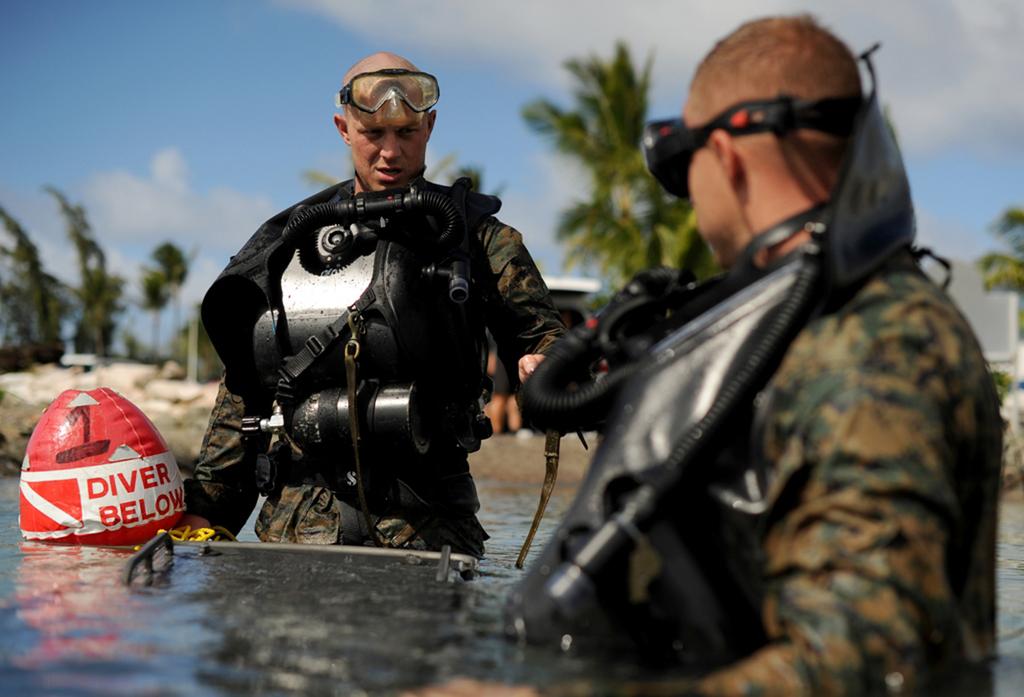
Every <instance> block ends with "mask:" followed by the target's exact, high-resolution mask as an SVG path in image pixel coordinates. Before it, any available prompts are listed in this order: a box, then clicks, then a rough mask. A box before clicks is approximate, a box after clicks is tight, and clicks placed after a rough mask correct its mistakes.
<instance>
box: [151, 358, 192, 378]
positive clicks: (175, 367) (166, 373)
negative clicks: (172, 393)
mask: <svg viewBox="0 0 1024 697" xmlns="http://www.w3.org/2000/svg"><path fill="white" fill-rule="evenodd" d="M157 377H160V378H162V379H164V380H184V379H185V369H184V368H182V367H181V364H180V363H178V362H177V361H165V362H164V364H163V365H162V366H160V373H159V374H158V375H157Z"/></svg>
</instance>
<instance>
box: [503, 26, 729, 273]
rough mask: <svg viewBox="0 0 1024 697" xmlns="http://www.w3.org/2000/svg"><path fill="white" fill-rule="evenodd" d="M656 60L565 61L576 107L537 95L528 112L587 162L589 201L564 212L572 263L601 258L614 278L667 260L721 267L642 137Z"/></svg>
mask: <svg viewBox="0 0 1024 697" xmlns="http://www.w3.org/2000/svg"><path fill="white" fill-rule="evenodd" d="M651 66H652V61H651V59H650V58H648V59H647V61H646V62H645V63H644V65H643V68H642V69H640V70H637V68H636V67H635V66H634V64H633V60H632V58H631V56H630V53H629V49H628V48H627V47H626V45H625V44H623V43H621V42H620V43H618V44H616V46H615V51H614V55H613V56H612V58H611V59H610V60H605V59H602V58H600V57H598V56H591V57H589V58H587V59H573V60H570V61H568V62H567V63H566V64H565V67H566V69H567V70H568V71H569V72H570V73H571V75H572V77H573V80H574V82H575V90H574V98H575V102H574V105H573V107H571V108H563V107H560V106H558V105H556V104H554V103H552V102H550V101H547V100H543V99H542V100H537V101H535V102H532V103H530V104H528V105H527V106H526V107H525V108H524V109H523V118H525V119H526V122H527V124H528V125H529V126H530V127H531V128H532V129H533V130H534V131H536V132H537V133H539V134H540V135H542V136H543V137H545V138H547V139H548V140H549V141H550V142H551V143H552V144H553V145H554V146H555V148H556V149H557V150H558V152H560V153H562V154H564V155H567V156H568V157H569V158H570V159H571V160H573V161H574V162H576V163H577V164H579V165H581V166H582V167H583V168H584V170H585V171H586V172H587V173H588V175H589V176H588V178H587V179H588V180H587V181H585V182H580V194H581V198H582V199H583V200H581V201H579V202H577V203H575V204H573V205H571V206H570V207H569V208H567V209H566V210H565V211H564V212H563V213H562V216H561V220H560V222H559V225H558V230H557V236H558V239H559V240H560V241H561V242H562V243H563V244H565V245H566V248H567V250H568V253H567V264H568V265H570V266H571V265H578V264H594V265H596V266H597V268H598V269H599V270H600V271H601V272H602V273H603V274H605V275H607V276H608V277H610V279H611V281H612V283H613V284H615V285H618V284H621V283H622V282H623V281H624V280H626V279H628V278H629V277H631V276H632V275H633V274H634V273H636V272H637V271H640V270H641V269H645V268H649V267H652V266H659V265H667V266H674V267H679V268H688V269H691V270H692V271H693V272H694V273H696V274H697V275H698V276H706V275H708V274H710V273H712V272H713V271H714V270H715V266H714V262H713V261H712V259H711V254H710V251H709V250H708V248H707V246H706V245H705V244H704V242H703V241H702V240H701V239H700V237H699V235H698V234H697V229H696V223H695V219H694V216H693V211H692V209H691V207H690V206H689V204H688V203H686V202H684V201H680V200H678V199H676V198H674V197H671V196H669V195H668V194H666V193H665V192H664V191H663V190H662V188H661V186H660V185H659V184H658V183H657V181H655V179H654V177H652V176H651V175H650V173H649V172H648V171H647V165H646V163H645V162H644V158H643V154H642V152H641V150H640V139H641V136H642V135H643V128H644V125H645V123H646V121H647V101H648V98H647V95H648V92H649V90H650V77H651Z"/></svg>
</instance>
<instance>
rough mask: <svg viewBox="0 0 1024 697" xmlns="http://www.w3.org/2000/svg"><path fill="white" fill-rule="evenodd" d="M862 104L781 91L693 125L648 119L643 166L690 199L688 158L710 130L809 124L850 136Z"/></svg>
mask: <svg viewBox="0 0 1024 697" xmlns="http://www.w3.org/2000/svg"><path fill="white" fill-rule="evenodd" d="M862 103H863V100H862V99H861V98H860V97H837V98H829V99H821V100H818V101H804V100H800V99H794V98H792V97H787V96H784V95H783V96H779V97H777V98H776V99H768V100H756V101H749V102H740V103H739V104H735V105H733V106H731V107H729V108H728V109H726V110H725V111H723V112H722V113H720V114H719V115H718V116H716V117H714V118H713V119H711V120H710V121H709V122H707V123H706V124H704V125H703V126H698V127H696V128H687V126H686V124H684V123H683V121H682V119H666V120H664V121H652V122H650V123H649V124H647V126H646V128H644V134H643V140H642V143H643V148H644V157H645V158H646V159H647V168H648V169H649V170H650V171H651V174H653V175H654V178H655V179H657V180H658V183H660V184H661V185H662V187H664V189H665V190H666V191H668V192H669V193H670V194H674V195H675V196H678V197H679V198H685V199H688V198H689V197H690V187H689V173H690V161H691V160H692V159H693V154H694V153H695V152H697V151H698V150H700V149H701V148H702V147H704V145H705V144H706V143H707V142H708V138H710V137H711V133H712V132H713V131H716V130H718V129H721V130H723V131H725V132H726V133H731V134H732V135H736V136H744V135H750V134H753V133H767V132H771V133H774V134H775V135H777V136H781V135H784V134H785V133H787V132H789V131H792V130H795V129H797V128H809V129H812V130H815V131H823V132H825V133H830V134H832V135H837V136H848V135H850V133H851V131H852V129H853V122H854V117H855V116H856V114H857V110H858V109H859V108H860V106H861V104H862Z"/></svg>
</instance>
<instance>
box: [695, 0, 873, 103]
mask: <svg viewBox="0 0 1024 697" xmlns="http://www.w3.org/2000/svg"><path fill="white" fill-rule="evenodd" d="M780 94H786V95H789V96H791V97H797V98H800V99H824V98H826V97H854V96H860V94H861V86H860V73H859V72H858V70H857V60H856V58H854V56H853V53H852V52H851V51H850V49H849V48H848V47H847V46H846V44H844V43H843V42H842V41H840V40H839V39H838V38H836V36H835V35H834V34H832V33H831V32H830V31H828V30H827V29H825V28H824V27H822V26H821V25H820V24H818V22H817V20H815V19H814V17H812V16H811V15H807V14H804V15H796V16H792V17H766V18H764V19H757V20H753V21H751V22H747V23H746V24H744V25H742V26H741V27H739V28H738V29H737V30H736V31H734V32H733V33H731V34H729V35H728V36H727V37H725V38H724V39H722V40H721V41H719V42H718V43H717V44H715V47H714V48H713V49H711V52H710V53H708V55H707V56H705V58H704V60H703V61H701V63H700V65H699V66H697V72H696V74H695V75H694V77H693V83H692V85H691V86H690V109H691V112H692V113H694V114H695V116H696V117H697V118H699V120H700V121H706V120H708V119H710V118H712V117H714V116H715V115H716V114H718V113H719V112H721V111H723V110H725V109H726V108H728V107H730V106H732V105H733V104H736V103H737V102H741V101H747V100H753V99H772V98H774V97H777V96H779V95H780Z"/></svg>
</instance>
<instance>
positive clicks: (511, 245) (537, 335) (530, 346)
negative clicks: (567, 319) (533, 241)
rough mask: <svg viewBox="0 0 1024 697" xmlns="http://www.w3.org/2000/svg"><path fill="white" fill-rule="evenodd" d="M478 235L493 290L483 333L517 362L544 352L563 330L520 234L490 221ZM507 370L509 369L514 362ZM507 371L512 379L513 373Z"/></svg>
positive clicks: (491, 218) (484, 223)
mask: <svg viewBox="0 0 1024 697" xmlns="http://www.w3.org/2000/svg"><path fill="white" fill-rule="evenodd" d="M478 234H479V236H480V240H481V242H482V243H483V248H484V253H485V254H486V256H487V263H488V266H489V271H490V280H491V282H492V283H493V284H494V287H495V289H496V291H497V297H496V298H495V299H494V301H493V302H491V303H489V304H488V307H487V327H488V329H490V330H491V334H493V335H494V338H495V340H496V341H497V342H498V346H499V347H500V348H501V349H505V350H509V352H510V353H514V355H515V357H516V358H517V359H518V357H519V356H523V355H525V354H528V353H544V352H545V351H546V350H547V349H548V348H549V347H550V346H551V344H553V343H554V342H555V340H556V339H557V338H558V337H559V336H561V334H562V333H563V332H564V331H565V328H564V326H563V324H562V320H561V318H560V317H559V314H558V311H557V310H556V309H555V307H554V305H553V304H552V303H551V296H550V294H549V293H548V287H547V285H545V283H544V279H543V278H541V275H540V271H538V270H537V265H536V264H535V263H534V261H533V257H531V256H530V252H529V251H527V249H526V245H524V244H523V237H522V235H521V234H519V231H517V230H516V229H515V228H512V227H509V226H508V225H505V224H504V223H502V222H501V221H499V220H498V219H497V218H494V217H490V218H487V219H485V220H484V221H483V222H482V223H481V224H480V227H479V228H478ZM503 353H504V352H503ZM502 360H503V361H505V355H503V356H502ZM506 365H509V366H510V368H511V366H514V365H515V363H514V362H513V363H511V364H509V363H506ZM509 372H510V376H509V377H512V375H511V373H514V372H515V370H514V368H511V369H510V371H509Z"/></svg>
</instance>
